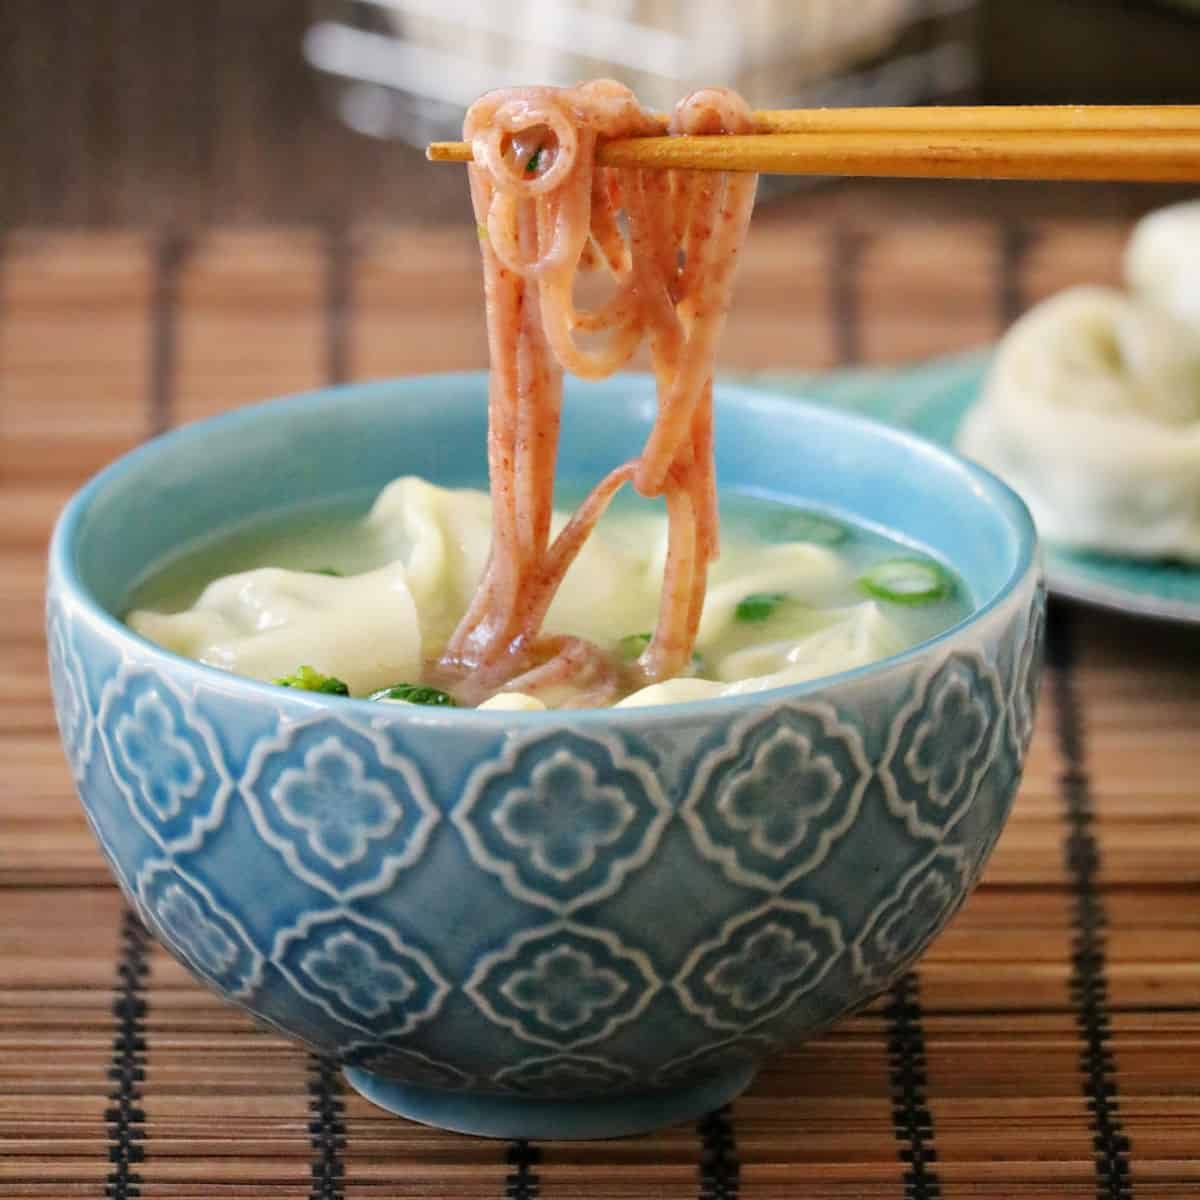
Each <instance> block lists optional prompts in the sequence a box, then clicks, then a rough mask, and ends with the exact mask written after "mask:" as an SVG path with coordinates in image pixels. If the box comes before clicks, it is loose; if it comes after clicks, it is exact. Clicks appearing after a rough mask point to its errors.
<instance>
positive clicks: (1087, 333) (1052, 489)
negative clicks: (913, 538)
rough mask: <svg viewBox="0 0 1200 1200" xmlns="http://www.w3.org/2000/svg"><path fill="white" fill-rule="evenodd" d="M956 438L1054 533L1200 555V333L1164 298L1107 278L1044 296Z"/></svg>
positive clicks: (1144, 550)
mask: <svg viewBox="0 0 1200 1200" xmlns="http://www.w3.org/2000/svg"><path fill="white" fill-rule="evenodd" d="M956 441H957V446H958V448H959V449H960V450H961V451H962V452H963V453H964V454H966V455H968V456H969V457H971V458H973V459H975V460H976V461H977V462H979V463H981V464H982V465H983V466H985V467H988V468H989V469H991V470H993V471H995V472H996V474H998V475H999V476H1001V478H1003V479H1004V480H1006V481H1007V482H1008V483H1009V484H1010V485H1011V486H1012V487H1013V488H1015V489H1016V491H1018V492H1019V493H1020V494H1021V496H1022V497H1023V499H1024V500H1025V502H1026V503H1027V504H1028V505H1029V507H1030V510H1031V511H1032V513H1033V516H1034V519H1035V520H1036V522H1037V525H1038V529H1039V531H1040V532H1041V534H1042V536H1043V537H1044V538H1046V539H1047V540H1048V541H1051V542H1056V543H1059V544H1062V545H1065V546H1071V547H1076V548H1081V549H1090V550H1100V551H1106V552H1109V553H1114V554H1120V555H1124V556H1128V557H1135V558H1179V559H1183V560H1187V561H1193V562H1197V561H1200V337H1198V336H1197V335H1196V334H1194V333H1193V332H1192V331H1191V330H1190V328H1189V327H1188V326H1187V325H1185V324H1183V323H1182V322H1180V321H1178V320H1176V319H1175V318H1174V317H1172V316H1171V315H1170V314H1169V313H1167V312H1165V311H1163V310H1162V309H1161V308H1159V307H1157V306H1155V305H1151V304H1147V303H1144V302H1142V301H1140V300H1138V299H1135V298H1130V297H1128V296H1126V295H1124V294H1123V293H1121V292H1119V291H1116V290H1113V289H1110V288H1100V287H1080V288H1072V289H1070V290H1068V291H1065V292H1062V293H1061V294H1059V295H1057V296H1055V297H1053V298H1052V299H1050V300H1047V301H1045V302H1044V303H1042V304H1039V305H1038V306H1037V307H1036V308H1034V309H1032V310H1031V311H1030V312H1028V313H1026V314H1025V316H1024V317H1022V318H1021V319H1020V320H1019V321H1018V322H1017V323H1016V324H1015V325H1014V326H1013V327H1012V329H1011V330H1010V331H1009V332H1008V334H1007V336H1006V337H1005V338H1004V339H1003V341H1002V342H1001V344H1000V347H999V349H998V350H997V352H996V357H995V360H994V362H993V364H992V367H991V370H990V372H989V374H988V378H987V381H986V383H985V386H984V391H983V396H982V398H981V400H980V402H979V403H978V404H977V405H976V406H975V407H974V408H973V409H972V410H971V411H970V412H969V413H968V414H967V417H966V420H965V421H964V423H963V426H962V428H961V430H960V431H959V435H958V437H957V439H956Z"/></svg>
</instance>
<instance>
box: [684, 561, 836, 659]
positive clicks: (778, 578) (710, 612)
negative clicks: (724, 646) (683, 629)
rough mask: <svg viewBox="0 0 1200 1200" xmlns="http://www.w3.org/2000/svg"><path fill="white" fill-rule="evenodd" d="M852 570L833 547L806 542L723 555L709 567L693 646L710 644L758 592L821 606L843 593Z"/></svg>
mask: <svg viewBox="0 0 1200 1200" xmlns="http://www.w3.org/2000/svg"><path fill="white" fill-rule="evenodd" d="M849 579H850V569H849V567H848V566H847V565H846V563H845V562H844V561H843V560H842V559H841V558H839V557H838V555H837V554H835V553H834V552H833V551H832V550H828V549H826V548H825V547H824V546H817V545H813V544H811V543H809V542H781V543H780V544H778V545H775V546H754V547H752V548H748V549H746V550H744V551H743V552H742V553H740V554H739V553H738V552H737V551H736V550H730V551H727V552H726V553H724V554H723V555H722V556H721V558H720V559H719V560H718V561H717V563H716V564H715V565H714V567H713V571H712V575H711V578H710V581H709V587H708V594H707V595H706V596H705V598H704V611H703V612H702V613H701V616H700V629H699V632H698V634H697V637H696V648H697V649H698V650H699V651H700V652H701V653H703V654H707V652H708V651H709V650H710V649H711V648H712V646H713V645H714V644H715V643H716V642H718V641H719V640H720V639H721V637H722V636H723V635H724V633H725V632H726V630H727V629H728V628H729V626H730V625H731V624H732V623H733V621H734V620H735V617H736V613H737V607H738V605H739V604H740V603H741V602H742V601H743V600H744V599H745V598H746V597H747V596H751V595H755V594H758V593H773V592H785V593H787V594H788V595H789V596H791V597H793V598H795V599H796V600H799V601H801V602H803V603H804V604H807V605H811V606H813V607H814V608H819V607H821V606H822V605H825V604H828V603H830V601H831V600H832V599H833V598H834V597H836V596H837V595H839V594H844V593H845V591H846V588H847V586H848V583H849Z"/></svg>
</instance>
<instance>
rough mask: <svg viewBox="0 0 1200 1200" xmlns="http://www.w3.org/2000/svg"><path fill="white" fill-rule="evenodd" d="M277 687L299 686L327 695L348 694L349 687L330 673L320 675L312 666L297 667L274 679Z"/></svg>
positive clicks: (305, 689)
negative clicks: (289, 672) (287, 673)
mask: <svg viewBox="0 0 1200 1200" xmlns="http://www.w3.org/2000/svg"><path fill="white" fill-rule="evenodd" d="M274 682H275V683H276V684H277V685H278V686H279V687H286V688H299V689H300V690H301V691H304V692H323V693H324V694H325V695H327V696H348V695H350V689H349V688H348V687H347V686H346V685H345V684H344V683H343V682H342V681H341V680H340V679H336V678H334V676H332V675H322V674H321V672H320V671H317V670H314V669H313V668H312V667H297V668H296V670H295V671H293V672H292V673H291V674H290V675H284V676H281V677H280V678H279V679H276V680H275V681H274Z"/></svg>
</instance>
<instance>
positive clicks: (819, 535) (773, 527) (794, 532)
mask: <svg viewBox="0 0 1200 1200" xmlns="http://www.w3.org/2000/svg"><path fill="white" fill-rule="evenodd" d="M762 528H763V533H764V534H765V535H766V537H767V538H769V539H770V540H771V541H773V542H815V543H816V544H817V545H818V546H840V545H841V544H842V542H844V541H845V540H846V539H847V538H848V537H849V536H850V530H849V529H848V528H847V527H846V526H845V525H843V524H842V522H841V521H836V520H834V518H833V517H827V516H825V514H824V513H819V512H812V511H811V510H809V509H802V508H798V509H793V510H791V511H790V512H779V513H772V514H771V515H770V516H769V517H768V518H767V519H766V520H765V521H764V522H763V527H762Z"/></svg>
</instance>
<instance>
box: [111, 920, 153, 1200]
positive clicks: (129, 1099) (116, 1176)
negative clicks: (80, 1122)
mask: <svg viewBox="0 0 1200 1200" xmlns="http://www.w3.org/2000/svg"><path fill="white" fill-rule="evenodd" d="M120 939H121V948H120V957H119V959H118V961H117V983H116V995H115V996H114V997H113V1005H112V1013H113V1017H114V1018H115V1020H116V1032H115V1033H114V1034H113V1044H112V1063H111V1064H110V1066H109V1068H108V1078H109V1080H110V1082H111V1083H112V1085H113V1087H112V1091H110V1092H109V1094H108V1098H109V1100H110V1101H111V1103H110V1104H109V1107H108V1108H106V1109H105V1110H104V1120H105V1123H106V1124H107V1125H108V1161H109V1162H110V1163H112V1170H111V1171H110V1172H109V1174H108V1180H107V1183H106V1184H105V1188H104V1194H105V1196H107V1197H109V1198H110V1200H132V1198H133V1197H135V1196H140V1195H141V1194H142V1190H141V1184H142V1177H141V1174H140V1173H139V1172H138V1170H137V1167H138V1165H139V1164H141V1163H142V1162H144V1161H145V1158H146V1151H145V1147H144V1145H143V1143H144V1140H145V1136H146V1132H145V1128H144V1126H145V1123H146V1111H145V1109H144V1108H143V1107H142V1105H141V1099H142V1088H141V1085H142V1084H143V1083H144V1082H145V1079H146V1008H147V1002H146V995H145V986H146V978H147V976H148V975H149V971H150V967H149V964H148V963H147V960H146V955H147V951H148V950H149V946H150V935H149V934H148V933H147V932H146V929H145V927H144V926H143V925H142V923H141V921H139V920H138V918H137V916H136V915H135V914H134V913H133V912H131V911H130V910H129V909H126V910H125V912H124V914H123V915H122V917H121V933H120Z"/></svg>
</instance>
